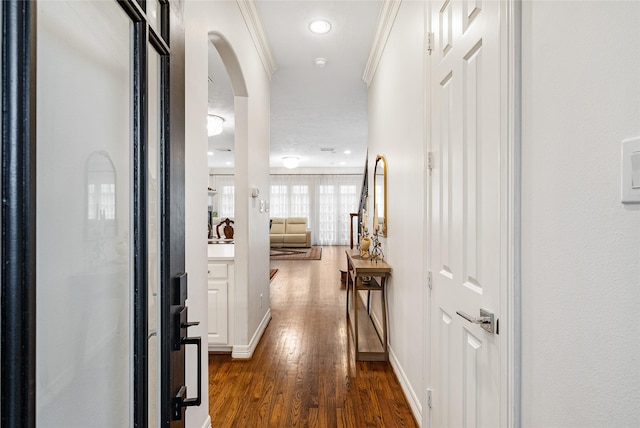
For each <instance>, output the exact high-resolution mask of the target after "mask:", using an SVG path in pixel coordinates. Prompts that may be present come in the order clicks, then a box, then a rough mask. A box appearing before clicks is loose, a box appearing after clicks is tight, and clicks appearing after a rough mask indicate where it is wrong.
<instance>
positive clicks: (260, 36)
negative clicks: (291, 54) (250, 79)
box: [236, 0, 276, 81]
mask: <svg viewBox="0 0 640 428" xmlns="http://www.w3.org/2000/svg"><path fill="white" fill-rule="evenodd" d="M236 3H237V4H238V7H239V8H240V13H241V14H242V17H243V18H244V22H245V24H246V25H247V29H248V30H249V34H251V39H252V40H253V44H254V45H255V47H256V50H257V51H258V56H259V57H260V60H261V61H262V66H263V67H264V71H265V72H266V73H267V77H268V78H269V81H271V76H272V75H273V73H274V72H275V71H276V62H275V60H274V59H273V54H272V53H271V48H270V47H269V42H268V41H267V37H266V36H265V34H264V28H263V27H262V21H260V14H259V13H258V8H257V7H256V2H255V0H236Z"/></svg>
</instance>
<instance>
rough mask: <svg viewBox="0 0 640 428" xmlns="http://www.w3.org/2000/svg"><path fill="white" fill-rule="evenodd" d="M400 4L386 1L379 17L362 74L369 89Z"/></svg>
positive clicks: (393, 0) (395, 0)
mask: <svg viewBox="0 0 640 428" xmlns="http://www.w3.org/2000/svg"><path fill="white" fill-rule="evenodd" d="M400 3H402V0H384V2H383V3H382V7H381V8H380V15H379V16H378V24H377V26H376V34H375V36H374V38H373V43H372V44H371V48H370V49H369V58H367V65H366V66H365V68H364V73H363V74H362V80H364V81H365V83H366V84H367V87H368V86H369V85H370V84H371V81H372V80H373V76H374V75H375V74H376V70H377V68H378V64H379V63H380V58H382V52H383V51H384V47H385V45H386V44H387V40H388V39H389V35H390V34H391V29H392V28H393V23H394V22H395V20H396V16H397V15H398V10H399V9H400Z"/></svg>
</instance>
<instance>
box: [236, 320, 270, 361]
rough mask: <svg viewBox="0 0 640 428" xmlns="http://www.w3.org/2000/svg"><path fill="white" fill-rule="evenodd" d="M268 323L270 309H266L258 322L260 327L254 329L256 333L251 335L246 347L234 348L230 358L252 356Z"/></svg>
mask: <svg viewBox="0 0 640 428" xmlns="http://www.w3.org/2000/svg"><path fill="white" fill-rule="evenodd" d="M269 321H271V309H267V313H266V314H264V318H262V321H261V322H260V325H259V326H258V328H257V329H256V332H255V333H254V334H253V337H252V338H251V341H250V342H249V344H248V345H242V346H234V347H233V352H231V357H233V358H243V359H247V358H251V357H252V356H253V352H254V351H255V350H256V347H257V346H258V343H259V342H260V339H261V338H262V335H263V334H264V331H265V329H266V328H267V325H269Z"/></svg>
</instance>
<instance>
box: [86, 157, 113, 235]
mask: <svg viewBox="0 0 640 428" xmlns="http://www.w3.org/2000/svg"><path fill="white" fill-rule="evenodd" d="M86 183H87V217H86V220H87V223H86V227H87V237H88V238H89V239H96V238H104V237H112V236H115V235H116V171H115V166H114V165H113V161H112V160H111V157H110V156H109V154H108V153H107V152H106V151H96V152H93V153H92V154H91V155H89V159H88V160H87V165H86Z"/></svg>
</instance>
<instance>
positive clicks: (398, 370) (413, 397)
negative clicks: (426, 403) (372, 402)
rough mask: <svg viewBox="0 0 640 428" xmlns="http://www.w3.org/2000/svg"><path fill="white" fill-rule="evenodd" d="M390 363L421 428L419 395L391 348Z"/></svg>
mask: <svg viewBox="0 0 640 428" xmlns="http://www.w3.org/2000/svg"><path fill="white" fill-rule="evenodd" d="M389 362H390V363H391V367H392V368H393V371H394V373H395V374H396V377H397V378H398V381H399V382H400V387H402V392H404V396H405V397H406V398H407V401H408V402H409V407H411V411H412V412H413V416H414V417H415V419H416V421H417V422H418V426H420V427H421V426H422V403H421V402H420V399H419V398H418V395H417V394H416V392H415V391H414V390H413V388H412V387H411V382H409V379H408V378H407V375H406V374H405V373H404V370H402V366H401V365H400V362H399V361H398V358H397V357H396V354H395V352H393V349H392V348H391V347H389Z"/></svg>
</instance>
